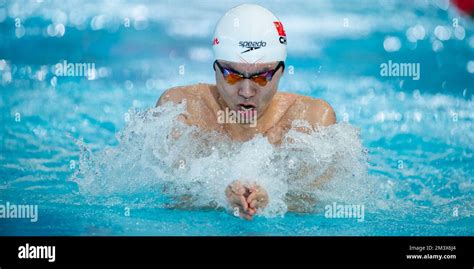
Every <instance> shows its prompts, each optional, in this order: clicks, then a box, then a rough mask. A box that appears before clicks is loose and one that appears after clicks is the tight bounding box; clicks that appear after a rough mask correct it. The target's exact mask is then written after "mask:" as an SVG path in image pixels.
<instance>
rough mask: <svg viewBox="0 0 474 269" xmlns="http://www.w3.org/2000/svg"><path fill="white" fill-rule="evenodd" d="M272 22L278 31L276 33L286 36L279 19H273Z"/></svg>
mask: <svg viewBox="0 0 474 269" xmlns="http://www.w3.org/2000/svg"><path fill="white" fill-rule="evenodd" d="M273 23H274V24H275V27H276V29H277V31H278V35H279V36H286V33H285V29H283V24H281V22H279V21H274V22H273Z"/></svg>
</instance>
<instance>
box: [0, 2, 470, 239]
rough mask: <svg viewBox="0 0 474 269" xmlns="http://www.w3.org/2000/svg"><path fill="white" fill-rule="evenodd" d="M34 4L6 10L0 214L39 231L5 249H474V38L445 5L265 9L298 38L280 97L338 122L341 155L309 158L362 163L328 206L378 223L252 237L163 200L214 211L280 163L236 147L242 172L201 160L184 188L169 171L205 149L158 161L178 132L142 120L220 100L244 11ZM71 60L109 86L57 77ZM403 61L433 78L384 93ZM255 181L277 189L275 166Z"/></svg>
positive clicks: (309, 219) (268, 228)
mask: <svg viewBox="0 0 474 269" xmlns="http://www.w3.org/2000/svg"><path fill="white" fill-rule="evenodd" d="M22 3H23V2H22V1H8V2H5V1H0V32H1V35H0V92H1V99H0V107H1V110H2V114H1V115H2V116H1V117H2V119H1V120H2V124H1V125H0V128H1V131H0V145H1V154H0V204H3V205H4V204H5V203H6V202H9V203H13V204H31V205H38V210H39V217H38V221H37V222H34V223H32V222H30V220H28V219H0V234H1V235H473V234H474V233H473V229H472V227H473V226H474V221H473V213H474V210H473V205H474V202H473V179H474V176H473V175H474V166H473V163H474V162H473V153H474V109H473V103H472V102H473V85H474V53H473V52H474V21H473V20H472V19H469V18H468V17H465V16H463V15H461V14H460V13H458V11H457V10H456V9H455V8H454V7H452V6H450V5H449V3H448V2H447V1H441V0H439V1H410V2H407V1H345V2H344V3H342V2H341V3H339V2H337V3H336V2H334V3H332V2H331V1H300V2H299V4H298V5H295V4H293V3H291V2H290V1H283V0H281V1H273V2H272V3H270V2H264V1H256V3H260V4H262V5H263V6H266V7H267V8H269V9H271V10H272V11H273V12H274V13H275V14H276V15H277V16H278V17H279V18H280V19H281V20H282V22H283V23H284V25H285V30H286V32H287V35H288V59H287V63H286V65H287V67H288V68H287V69H286V70H287V71H286V74H285V76H284V77H283V78H282V80H281V83H280V87H279V88H280V90H282V91H287V92H294V93H298V94H304V95H309V96H312V97H316V98H322V99H324V100H327V101H328V102H329V103H330V104H331V105H332V106H333V107H334V109H335V111H336V114H337V118H338V122H339V124H338V125H337V126H335V127H334V128H333V129H331V130H330V132H332V134H333V135H334V136H336V137H339V138H340V139H339V141H332V142H331V141H329V140H327V139H326V140H325V138H318V137H303V138H302V139H303V141H305V142H307V143H308V145H309V147H310V148H312V147H314V149H316V150H317V151H318V153H317V154H322V155H324V154H325V153H328V151H327V149H326V146H328V145H333V146H334V147H335V148H338V149H340V150H341V152H343V153H347V154H348V155H350V154H349V153H351V152H359V153H357V154H356V155H354V156H355V157H354V159H351V158H350V157H348V159H347V160H345V161H344V163H343V165H345V167H349V170H351V169H353V171H351V172H350V173H353V174H357V176H354V178H353V180H352V181H351V180H350V179H349V180H347V179H344V180H341V181H340V182H342V183H340V184H339V185H335V187H334V189H333V191H334V192H328V191H326V192H323V193H321V196H322V197H324V199H323V200H324V201H325V202H327V203H330V202H331V201H332V200H331V199H334V201H336V200H337V201H338V202H354V201H356V202H357V203H362V204H364V205H365V206H366V211H365V218H364V221H362V222H358V221H357V220H356V219H348V218H345V219H344V218H343V219H328V218H326V217H325V216H324V212H323V211H322V209H321V205H318V206H319V207H318V206H317V207H318V208H316V210H315V212H311V213H288V212H285V211H284V210H283V211H282V210H276V209H275V210H276V211H275V212H276V213H274V214H269V215H266V216H260V217H256V218H255V219H254V220H253V221H250V222H248V221H243V220H240V219H238V218H235V217H233V216H232V215H231V214H229V213H226V212H225V211H224V210H223V209H222V208H217V209H207V208H199V207H198V206H196V207H190V208H171V207H170V206H169V203H170V201H171V200H172V198H171V197H172V196H170V195H169V194H167V193H163V191H162V187H163V185H166V184H177V185H178V187H176V190H175V191H176V192H178V193H179V194H185V193H186V191H185V190H184V189H185V188H184V187H183V186H185V187H189V186H191V187H193V186H195V185H193V184H191V183H193V182H192V180H191V178H197V179H198V180H197V181H196V182H198V183H199V184H201V185H199V188H198V189H194V190H193V189H192V190H188V191H189V192H191V193H194V194H196V195H197V197H199V199H201V200H199V201H198V204H199V202H202V203H205V202H208V201H209V200H212V199H213V196H212V193H213V191H216V189H213V188H212V187H213V186H214V185H212V184H215V185H216V186H217V185H219V184H220V183H219V182H218V181H212V180H213V179H214V178H217V179H218V175H220V174H219V173H221V174H222V175H226V173H225V172H226V171H227V170H225V169H230V168H229V167H231V166H233V165H234V162H232V160H234V159H233V158H237V157H235V156H238V154H239V152H243V153H245V154H246V155H248V156H251V157H252V156H253V157H254V158H255V163H257V164H258V163H259V162H260V161H261V162H262V163H264V161H265V160H266V159H264V158H266V157H265V156H267V157H268V156H270V157H271V155H272V154H280V153H282V152H280V151H273V149H272V148H271V147H269V146H268V145H267V144H266V143H265V141H263V140H261V139H260V140H259V139H258V138H257V139H255V140H252V141H249V142H248V143H247V144H244V145H233V144H232V143H228V144H226V145H227V146H228V147H229V150H230V151H229V152H231V154H229V156H224V157H222V156H220V157H216V156H215V155H211V156H210V157H206V156H204V157H203V156H200V157H196V156H194V157H193V158H192V159H191V161H193V162H194V163H195V164H196V167H195V170H193V171H188V172H186V173H185V174H183V175H173V174H169V173H168V172H167V171H165V170H164V169H163V163H165V164H166V163H167V162H171V161H172V157H176V156H177V155H178V154H179V152H180V151H183V150H184V149H185V148H186V149H187V150H189V152H191V148H192V145H193V143H192V142H191V141H187V142H186V141H181V142H179V143H182V144H181V146H182V147H183V148H180V147H177V148H175V149H172V150H169V151H168V153H167V154H169V156H170V159H169V160H168V159H160V158H157V157H156V156H165V155H162V153H159V151H160V150H162V149H163V148H164V147H166V146H158V145H159V143H161V142H163V140H160V139H161V138H162V135H163V133H164V132H165V131H166V130H167V129H166V128H168V127H169V126H166V125H165V124H164V122H166V120H162V121H161V122H160V121H151V122H150V120H149V119H147V118H146V117H145V116H143V114H140V113H141V112H144V111H147V109H149V108H151V107H154V105H155V102H156V100H157V99H158V97H159V96H160V95H161V93H162V92H163V91H164V90H166V89H168V88H171V87H174V86H178V85H190V84H195V83H200V82H203V83H211V84H212V83H214V73H213V69H212V61H213V59H212V53H211V51H210V40H212V38H211V35H212V30H213V27H214V24H215V22H216V21H217V20H218V19H219V17H220V16H221V15H222V14H223V13H224V12H225V11H226V10H227V9H229V8H230V7H233V6H235V5H237V4H239V3H241V1H219V3H216V2H214V1H212V2H211V1H193V2H192V3H190V2H188V1H161V2H158V3H155V2H153V3H148V2H144V3H140V2H133V3H119V2H115V1H111V2H103V3H99V4H97V3H95V2H92V1H91V2H87V1H86V2H85V3H81V4H79V3H73V2H69V1H66V2H63V1H44V2H41V1H40V3H36V2H34V1H33V2H31V3H29V4H26V5H25V4H22ZM126 18H128V19H130V26H129V27H126V26H125V24H126V22H127V21H128V20H126ZM17 19H20V20H17ZM48 27H49V28H48ZM48 29H49V30H48ZM63 60H67V61H68V62H71V63H74V62H86V63H95V67H96V70H97V73H96V74H95V76H94V77H91V78H90V79H87V78H84V77H55V74H54V72H53V69H52V68H53V67H54V65H55V64H56V63H58V62H62V61H63ZM389 60H392V61H393V62H400V63H401V62H405V63H419V64H420V67H421V74H420V79H419V80H413V79H412V78H411V77H382V76H381V75H380V64H382V63H387V62H388V61H389ZM289 67H292V68H289ZM183 68H184V70H185V72H184V73H183V74H180V70H182V69H183ZM290 70H292V71H290ZM290 72H291V73H290ZM155 127H156V128H155ZM357 132H358V133H359V136H360V141H359V142H360V144H359V142H358V141H357V139H356V140H354V137H356V138H357ZM305 139H306V140H305ZM318 139H319V140H318ZM186 143H189V144H186ZM252 143H253V144H252ZM223 145H225V143H224V144H223ZM216 146H217V145H216ZM222 147H223V148H224V149H222V148H220V149H218V150H220V151H225V147H226V146H222ZM233 147H234V148H233ZM235 147H237V150H236V149H235ZM250 148H255V149H258V150H259V151H258V152H253V153H252V152H251V151H250ZM330 149H331V148H329V150H330ZM157 152H158V153H157ZM361 152H362V153H361ZM193 153H195V152H193ZM234 153H235V154H234ZM160 154H161V155H160ZM173 154H174V155H173ZM219 154H222V152H221V153H219ZM252 154H254V155H252ZM322 155H321V156H322ZM166 156H168V155H166ZM213 156H214V157H213ZM308 156H309V155H308ZM308 156H306V157H308ZM351 156H352V155H351ZM361 159H363V160H364V162H365V163H363V164H362V163H361ZM219 160H221V162H219ZM216 162H219V165H220V166H219V167H224V168H219V167H217V168H216V169H217V170H213V169H212V168H213V164H214V163H216ZM216 166H217V165H216ZM239 168H240V167H239V165H235V167H233V168H232V169H234V170H235V171H237V173H238V172H239V171H238V170H239ZM219 169H221V170H219ZM257 170H258V167H257V168H255V169H254V170H251V171H254V172H255V173H257V172H258V173H261V176H262V177H263V178H265V176H266V175H265V173H268V174H272V173H276V174H278V170H277V165H272V164H270V165H269V169H267V170H263V169H260V170H259V171H257ZM235 171H234V172H235ZM280 172H281V171H280ZM282 173H284V174H285V173H288V175H292V174H291V172H288V171H284V172H282ZM159 175H166V176H162V177H161V178H160V176H159ZM206 177H208V178H209V182H210V183H209V182H207V181H206ZM177 179H179V180H182V181H183V182H185V183H183V184H185V185H183V186H181V187H183V188H181V189H180V188H179V187H180V185H179V184H181V183H180V182H171V181H173V180H177ZM188 181H189V182H188ZM170 182H171V183H170ZM203 182H206V183H203ZM188 183H189V184H188ZM266 183H267V184H268V182H266ZM280 183H281V182H280ZM280 183H278V184H280ZM186 184H188V185H186ZM206 184H208V185H206ZM278 184H277V183H275V186H278V187H280V185H278ZM270 185H271V184H270ZM284 187H288V186H284ZM269 188H270V192H271V193H270V194H271V195H270V197H272V194H274V197H276V198H275V200H278V199H277V197H278V195H281V193H279V192H278V190H276V189H278V188H277V187H275V190H272V189H271V186H270V187H269ZM202 192H204V193H205V194H202ZM206 192H209V193H210V194H211V195H207V194H206ZM333 194H334V195H333ZM216 199H217V198H216ZM276 208H278V207H277V206H276Z"/></svg>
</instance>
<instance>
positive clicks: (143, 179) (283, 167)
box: [74, 103, 373, 216]
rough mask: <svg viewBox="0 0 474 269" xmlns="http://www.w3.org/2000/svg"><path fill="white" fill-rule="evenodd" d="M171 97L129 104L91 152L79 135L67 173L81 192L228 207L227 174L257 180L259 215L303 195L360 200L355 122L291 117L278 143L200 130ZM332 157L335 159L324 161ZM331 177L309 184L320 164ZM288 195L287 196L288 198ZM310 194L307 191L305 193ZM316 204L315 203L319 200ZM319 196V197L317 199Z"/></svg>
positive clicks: (362, 186) (362, 188) (363, 176)
mask: <svg viewBox="0 0 474 269" xmlns="http://www.w3.org/2000/svg"><path fill="white" fill-rule="evenodd" d="M185 105H186V104H185V103H184V104H181V105H177V106H174V105H172V104H171V103H168V104H166V105H165V106H162V107H158V108H151V109H148V110H131V111H130V115H131V117H130V121H129V122H128V123H127V124H126V126H125V128H124V129H123V130H122V131H120V132H119V133H118V134H117V139H118V140H119V145H118V146H116V147H113V148H108V149H106V150H103V151H100V152H97V153H92V152H91V151H90V150H88V149H87V146H86V145H84V143H83V142H78V144H79V145H80V146H81V148H82V153H81V156H80V169H79V170H78V171H77V173H76V174H75V175H74V180H76V181H77V182H78V185H79V187H80V192H81V193H82V194H84V195H87V196H104V195H105V196H114V195H115V196H120V195H124V194H126V195H132V196H133V195H134V194H138V193H144V192H152V193H153V194H154V195H156V200H154V201H149V202H151V203H155V204H154V205H146V206H165V205H166V206H169V204H167V202H169V200H163V199H161V196H163V195H166V196H167V197H170V198H172V201H171V204H172V205H173V206H186V207H189V206H191V207H212V208H227V207H228V205H227V202H226V199H225V196H224V190H225V188H226V186H227V185H228V184H229V183H230V182H232V181H234V180H237V179H239V180H241V181H242V182H249V183H250V182H256V183H257V184H259V185H261V186H262V187H263V188H265V190H266V191H267V192H268V194H269V197H270V202H269V205H268V206H267V207H266V208H265V209H264V210H263V211H262V212H261V214H262V215H265V216H278V215H280V216H281V215H284V214H285V212H287V210H288V206H287V204H291V205H292V206H293V207H296V208H297V209H298V210H303V211H308V210H312V209H314V206H313V203H311V202H309V203H306V204H305V203H303V204H301V203H300V204H295V203H291V200H302V199H298V197H299V198H301V197H306V199H303V201H305V200H308V197H313V198H316V199H317V200H318V201H320V202H323V201H326V202H332V201H343V202H344V203H351V202H353V203H366V202H367V201H365V199H366V198H367V196H368V195H369V194H370V195H372V196H373V194H371V193H370V192H371V191H373V190H371V188H370V187H368V184H367V178H368V177H367V169H366V154H365V153H364V150H363V148H362V144H361V141H360V139H359V134H358V129H356V128H355V127H353V126H351V125H349V124H345V123H339V124H335V125H333V126H330V127H328V128H319V129H317V130H311V131H309V133H303V132H300V131H297V129H298V128H307V126H305V122H298V121H296V122H294V124H293V127H292V129H291V130H290V131H289V132H288V133H287V134H286V136H285V137H284V142H283V143H282V145H281V146H273V145H271V144H270V143H269V142H268V140H267V138H265V137H263V136H257V137H255V138H253V139H251V140H249V141H246V142H234V141H231V140H230V139H229V138H227V137H225V136H224V135H222V134H219V133H217V132H202V131H199V130H198V129H197V128H196V127H193V126H187V125H185V124H183V123H181V122H179V121H176V120H175V119H176V117H177V116H178V115H179V114H180V113H183V111H184V106H185ZM332 162H335V163H336V165H335V166H334V167H330V166H331V163H332ZM327 169H331V170H332V171H333V173H334V176H333V178H334V180H332V181H331V182H330V183H329V184H325V185H324V187H321V188H316V187H314V186H311V185H312V184H313V182H314V180H315V179H316V178H318V177H320V176H321V175H323V173H324V172H325V171H326V170H327ZM290 197H293V198H290ZM309 201H311V199H309ZM318 204H319V203H318ZM322 204H324V203H322Z"/></svg>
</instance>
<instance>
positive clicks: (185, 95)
mask: <svg viewBox="0 0 474 269" xmlns="http://www.w3.org/2000/svg"><path fill="white" fill-rule="evenodd" d="M213 87H215V86H214V85H211V84H204V83H199V84H194V85H186V86H178V87H173V88H170V89H167V90H166V91H164V92H163V94H161V96H160V98H159V99H158V102H157V103H156V105H157V106H159V105H162V104H164V103H167V102H170V101H171V102H173V103H175V104H179V103H181V102H183V101H184V100H189V101H193V100H199V99H202V98H207V97H210V96H211V95H212V93H211V92H212V90H213Z"/></svg>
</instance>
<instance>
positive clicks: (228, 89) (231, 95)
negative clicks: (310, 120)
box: [215, 60, 283, 117]
mask: <svg viewBox="0 0 474 269" xmlns="http://www.w3.org/2000/svg"><path fill="white" fill-rule="evenodd" d="M218 62H219V64H220V65H221V66H222V67H223V68H226V69H227V68H229V69H230V70H233V71H236V72H238V73H240V74H243V75H246V76H248V77H249V76H253V75H255V74H260V73H262V72H266V71H270V70H274V69H275V67H277V65H278V62H272V63H259V64H246V63H235V62H227V61H222V60H219V61H218ZM215 69H216V84H217V90H218V92H219V94H220V96H221V97H222V99H223V100H224V102H225V103H226V105H227V106H228V107H229V108H230V109H231V110H235V111H237V113H248V112H249V111H254V112H255V113H257V117H260V116H261V115H263V114H264V112H265V111H266V109H267V108H268V106H269V104H270V102H271V100H272V98H273V96H274V95H275V94H276V91H277V88H278V82H279V81H280V77H281V76H282V75H283V68H279V69H278V70H277V72H275V73H274V74H273V77H272V79H271V81H268V82H267V84H266V85H265V86H262V85H259V84H258V83H257V82H255V81H253V80H251V79H241V80H239V81H237V82H236V83H235V84H230V83H228V82H227V81H226V79H225V78H224V75H223V74H222V72H221V70H220V68H218V67H217V66H215Z"/></svg>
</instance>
